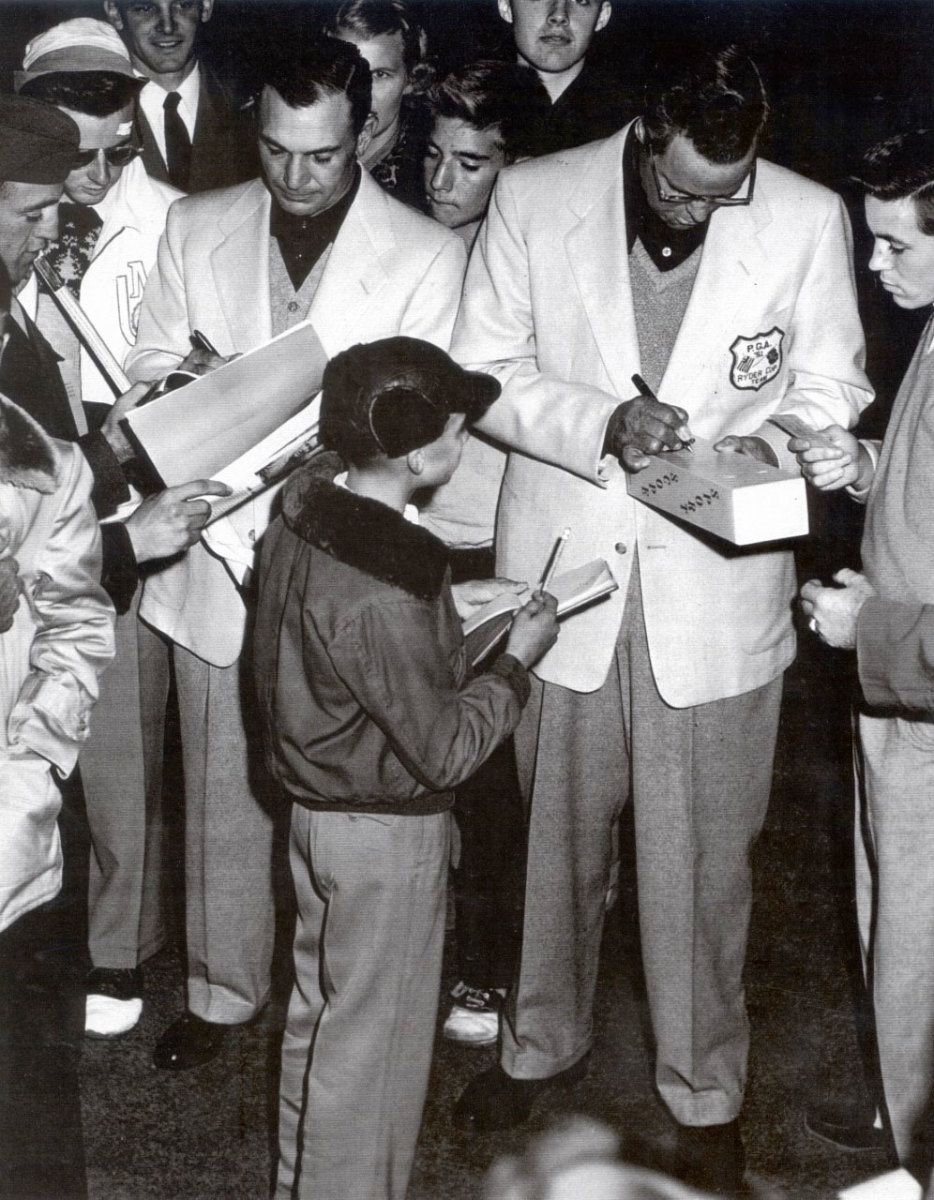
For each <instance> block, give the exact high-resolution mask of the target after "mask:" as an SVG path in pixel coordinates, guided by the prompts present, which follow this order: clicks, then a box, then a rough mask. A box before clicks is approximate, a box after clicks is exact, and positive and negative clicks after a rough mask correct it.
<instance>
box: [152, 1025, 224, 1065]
mask: <svg viewBox="0 0 934 1200" xmlns="http://www.w3.org/2000/svg"><path fill="white" fill-rule="evenodd" d="M229 1029H230V1026H229V1025H218V1024H217V1023H216V1022H214V1021H203V1020H202V1019H201V1018H200V1017H196V1016H195V1014H194V1013H191V1012H186V1013H182V1015H181V1016H180V1017H179V1018H178V1020H177V1021H173V1022H172V1024H171V1025H170V1026H169V1027H168V1029H167V1030H166V1031H165V1033H164V1034H163V1035H162V1037H161V1038H159V1040H158V1042H156V1048H155V1050H153V1052H152V1061H153V1065H154V1066H157V1067H159V1068H160V1069H161V1070H163V1071H190V1070H191V1068H192V1067H202V1066H204V1064H205V1063H207V1062H210V1061H211V1059H212V1058H215V1057H216V1056H217V1055H218V1054H219V1053H220V1050H221V1047H222V1046H223V1044H224V1039H225V1038H226V1037H227V1031H228V1030H229Z"/></svg>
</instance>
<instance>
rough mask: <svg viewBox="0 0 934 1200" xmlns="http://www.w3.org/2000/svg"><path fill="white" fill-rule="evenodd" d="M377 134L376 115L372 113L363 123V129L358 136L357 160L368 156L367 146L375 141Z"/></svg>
mask: <svg viewBox="0 0 934 1200" xmlns="http://www.w3.org/2000/svg"><path fill="white" fill-rule="evenodd" d="M375 132H376V113H370V115H369V116H368V117H367V119H366V120H365V121H364V123H363V128H362V129H361V130H360V132H359V133H358V134H357V158H363V156H364V154H366V150H367V146H369V144H370V142H371V141H372V140H373V134H374V133H375Z"/></svg>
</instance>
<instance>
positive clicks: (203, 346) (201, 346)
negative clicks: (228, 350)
mask: <svg viewBox="0 0 934 1200" xmlns="http://www.w3.org/2000/svg"><path fill="white" fill-rule="evenodd" d="M188 340H189V341H190V342H191V344H192V346H193V347H194V348H195V349H196V350H203V351H204V352H205V353H206V354H217V351H216V350H215V348H214V347H213V346H212V345H211V343H210V342H209V341H208V339H207V338H206V337H205V336H204V334H203V333H202V332H201V330H200V329H193V330H192V331H191V336H190V337H189V339H188Z"/></svg>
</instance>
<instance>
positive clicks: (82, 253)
mask: <svg viewBox="0 0 934 1200" xmlns="http://www.w3.org/2000/svg"><path fill="white" fill-rule="evenodd" d="M102 224H103V222H102V221H101V219H100V217H99V216H98V215H97V213H96V212H95V211H94V209H93V208H91V206H90V205H88V204H69V203H67V202H65V203H64V204H62V205H61V206H60V207H59V212H58V229H59V233H58V241H57V242H56V243H55V245H54V246H52V247H50V249H49V250H48V251H47V252H46V258H47V259H48V262H49V265H50V266H51V267H52V268H53V269H54V270H55V271H56V272H57V273H58V275H59V277H60V278H61V279H62V281H63V282H64V283H66V284H67V285H68V287H69V289H70V291H72V292H73V293H74V295H75V297H76V298H77V296H78V291H79V289H80V287H81V280H82V279H83V278H84V273H85V271H86V270H87V269H88V263H89V262H90V261H91V256H92V255H93V253H94V247H95V246H96V245H97V236H98V234H99V233H100V231H101V225H102Z"/></svg>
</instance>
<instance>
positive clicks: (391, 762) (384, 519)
mask: <svg viewBox="0 0 934 1200" xmlns="http://www.w3.org/2000/svg"><path fill="white" fill-rule="evenodd" d="M340 469H341V466H340V462H339V460H338V459H337V458H336V456H334V455H325V456H323V457H322V458H321V459H318V460H317V461H316V462H314V463H312V464H311V466H309V467H308V468H306V469H305V470H304V471H302V472H300V473H299V474H298V475H296V476H295V477H294V478H293V479H292V480H291V482H290V483H289V485H288V487H287V488H286V490H285V494H284V498H283V512H282V515H281V516H280V517H278V518H277V519H276V520H275V521H274V522H273V524H272V525H271V526H270V528H269V530H268V531H267V533H266V536H265V539H264V543H263V549H262V555H261V559H260V569H259V604H258V610H257V617H256V630H255V664H256V682H257V687H258V689H259V698H260V709H261V713H262V721H263V733H264V741H265V748H266V761H267V764H268V766H269V769H270V771H271V772H272V774H273V775H274V776H275V777H276V778H277V779H278V780H279V782H280V783H281V784H282V785H283V787H284V788H285V789H286V791H287V792H288V793H289V794H290V795H291V797H292V799H294V800H297V801H298V802H299V803H300V804H304V805H305V806H306V807H307V808H311V809H319V810H328V811H344V812H382V813H397V814H398V813H402V814H424V813H435V812H440V811H443V810H444V809H446V808H447V807H449V805H450V803H451V799H452V797H451V791H452V789H453V788H454V787H455V786H456V785H457V784H459V783H460V782H461V781H462V780H464V779H466V778H467V776H469V775H470V774H472V773H473V771H475V770H476V768H477V767H478V766H479V765H480V764H481V763H482V762H483V761H484V759H486V758H487V756H488V755H489V754H490V753H491V751H492V750H493V749H494V747H495V746H496V745H497V744H498V743H499V742H501V741H502V740H503V739H504V738H505V737H507V736H508V735H509V734H510V733H511V732H512V731H513V729H514V728H515V726H516V725H517V724H518V721H519V716H520V713H521V710H522V706H523V705H524V703H525V701H526V700H527V699H528V694H529V683H528V676H527V675H526V672H525V669H524V668H523V667H522V666H520V664H519V663H518V662H517V661H516V660H515V659H514V658H512V657H511V656H509V655H503V656H502V657H501V658H500V659H498V660H497V662H496V664H494V667H493V668H492V669H491V671H490V672H488V673H486V674H483V675H478V676H476V677H474V678H471V679H467V678H466V676H467V668H466V657H465V652H464V639H463V634H462V632H461V623H460V620H459V619H458V616H457V613H456V611H455V608H454V601H453V598H452V596H451V589H450V583H449V577H450V571H449V568H448V560H447V551H446V549H445V547H444V545H443V543H441V542H440V541H438V539H437V538H435V537H434V536H433V535H432V534H430V533H428V531H427V530H425V529H421V528H419V527H418V526H416V525H413V524H411V523H410V522H408V521H406V520H405V518H404V517H403V516H402V515H401V514H400V513H397V512H395V511H394V510H393V509H391V508H389V507H387V506H386V505H383V504H380V503H378V502H377V501H375V500H371V499H368V498H366V497H362V496H358V495H356V494H355V493H352V492H349V491H347V490H345V489H342V488H339V487H337V486H336V485H335V484H334V483H333V479H334V476H335V475H336V474H337V473H338V471H339V470H340Z"/></svg>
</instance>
